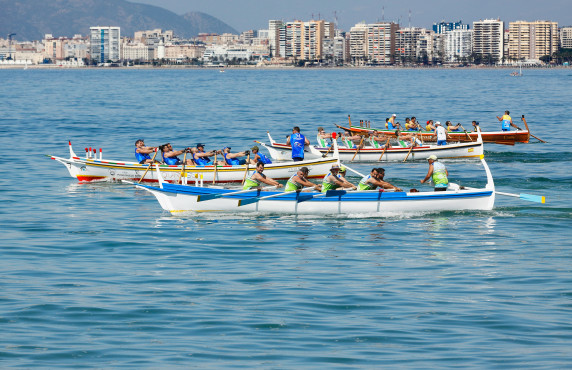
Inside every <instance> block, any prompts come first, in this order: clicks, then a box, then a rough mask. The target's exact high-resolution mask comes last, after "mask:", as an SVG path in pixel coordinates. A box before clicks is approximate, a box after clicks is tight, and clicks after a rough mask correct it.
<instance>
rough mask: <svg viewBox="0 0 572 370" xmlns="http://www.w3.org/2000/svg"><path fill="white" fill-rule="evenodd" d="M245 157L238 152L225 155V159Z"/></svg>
mask: <svg viewBox="0 0 572 370" xmlns="http://www.w3.org/2000/svg"><path fill="white" fill-rule="evenodd" d="M245 155H246V153H245V152H240V153H228V154H227V155H226V157H227V158H236V157H244V156H245Z"/></svg>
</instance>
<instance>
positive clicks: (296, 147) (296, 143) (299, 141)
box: [286, 126, 310, 162]
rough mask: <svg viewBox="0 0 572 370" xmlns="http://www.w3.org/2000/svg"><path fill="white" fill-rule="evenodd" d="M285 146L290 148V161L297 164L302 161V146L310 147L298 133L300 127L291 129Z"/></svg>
mask: <svg viewBox="0 0 572 370" xmlns="http://www.w3.org/2000/svg"><path fill="white" fill-rule="evenodd" d="M286 144H288V145H290V146H291V147H292V160H293V161H294V162H299V161H303V160H304V146H305V145H310V141H309V140H308V139H306V137H305V136H304V135H302V134H301V133H300V127H298V126H295V127H294V128H293V129H292V135H290V136H288V137H287V139H286Z"/></svg>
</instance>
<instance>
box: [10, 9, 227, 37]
mask: <svg viewBox="0 0 572 370" xmlns="http://www.w3.org/2000/svg"><path fill="white" fill-rule="evenodd" d="M0 9H1V10H2V11H1V12H0V36H1V37H2V38H6V37H7V35H8V34H9V33H16V36H14V39H16V40H19V41H24V40H41V39H42V38H43V37H44V35H45V34H46V33H51V34H52V35H54V37H60V36H67V37H72V36H73V35H75V34H81V35H84V36H85V35H89V27H93V26H119V27H121V35H122V36H133V33H134V32H135V31H141V30H149V29H155V28H161V29H163V30H173V31H174V33H175V35H177V36H179V37H185V38H188V37H194V36H196V35H197V34H198V33H200V32H209V33H219V34H220V33H224V32H230V33H237V31H236V30H235V29H234V28H232V27H231V26H229V25H227V24H226V23H224V22H222V21H220V20H219V19H217V18H215V17H212V16H210V15H208V14H204V13H200V12H190V13H187V14H185V15H177V14H175V13H173V12H171V11H169V10H166V9H163V8H160V7H156V6H152V5H145V4H135V3H130V2H128V1H125V0H50V1H46V0H0Z"/></svg>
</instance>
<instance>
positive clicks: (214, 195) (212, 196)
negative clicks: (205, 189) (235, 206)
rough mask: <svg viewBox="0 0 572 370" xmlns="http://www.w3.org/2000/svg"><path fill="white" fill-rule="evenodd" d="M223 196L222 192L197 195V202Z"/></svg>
mask: <svg viewBox="0 0 572 370" xmlns="http://www.w3.org/2000/svg"><path fill="white" fill-rule="evenodd" d="M221 196H222V195H221V194H201V195H199V196H198V197H197V202H204V201H205V200H211V199H216V198H220V197H221Z"/></svg>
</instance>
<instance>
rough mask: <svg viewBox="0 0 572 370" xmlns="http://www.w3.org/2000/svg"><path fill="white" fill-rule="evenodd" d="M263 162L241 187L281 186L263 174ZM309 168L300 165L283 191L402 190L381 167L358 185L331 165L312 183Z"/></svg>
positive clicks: (342, 170)
mask: <svg viewBox="0 0 572 370" xmlns="http://www.w3.org/2000/svg"><path fill="white" fill-rule="evenodd" d="M263 172H264V163H262V162H259V163H257V165H256V170H255V171H254V172H253V173H252V174H251V175H250V176H249V177H248V178H247V179H246V181H245V182H244V186H243V189H244V190H248V189H255V188H259V187H260V186H261V185H262V184H267V185H272V186H276V187H277V188H281V187H282V186H283V185H282V184H280V183H278V181H276V180H273V179H271V178H269V177H267V176H266V175H264V173H263ZM309 172H310V170H309V169H308V167H301V168H300V169H299V170H298V171H297V172H296V174H294V175H293V176H292V177H290V179H289V180H288V182H287V183H286V187H285V188H284V191H285V192H291V191H300V190H302V189H304V188H305V187H309V188H314V190H316V191H321V192H323V193H325V192H327V191H328V190H336V189H353V190H358V189H359V190H374V189H376V188H378V187H379V188H382V189H392V190H395V191H402V190H401V189H400V188H398V187H396V186H393V185H391V184H390V183H389V182H387V181H384V180H383V177H384V176H385V170H384V169H383V168H373V169H372V170H371V172H370V174H369V175H367V176H364V177H363V178H362V179H361V180H360V182H359V184H358V186H355V185H354V184H352V183H350V182H349V181H348V180H346V172H347V169H346V168H345V167H344V166H338V165H337V164H335V165H333V166H332V168H330V172H329V173H328V174H327V175H326V176H324V178H323V179H322V184H314V183H313V182H310V181H308V174H309Z"/></svg>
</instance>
